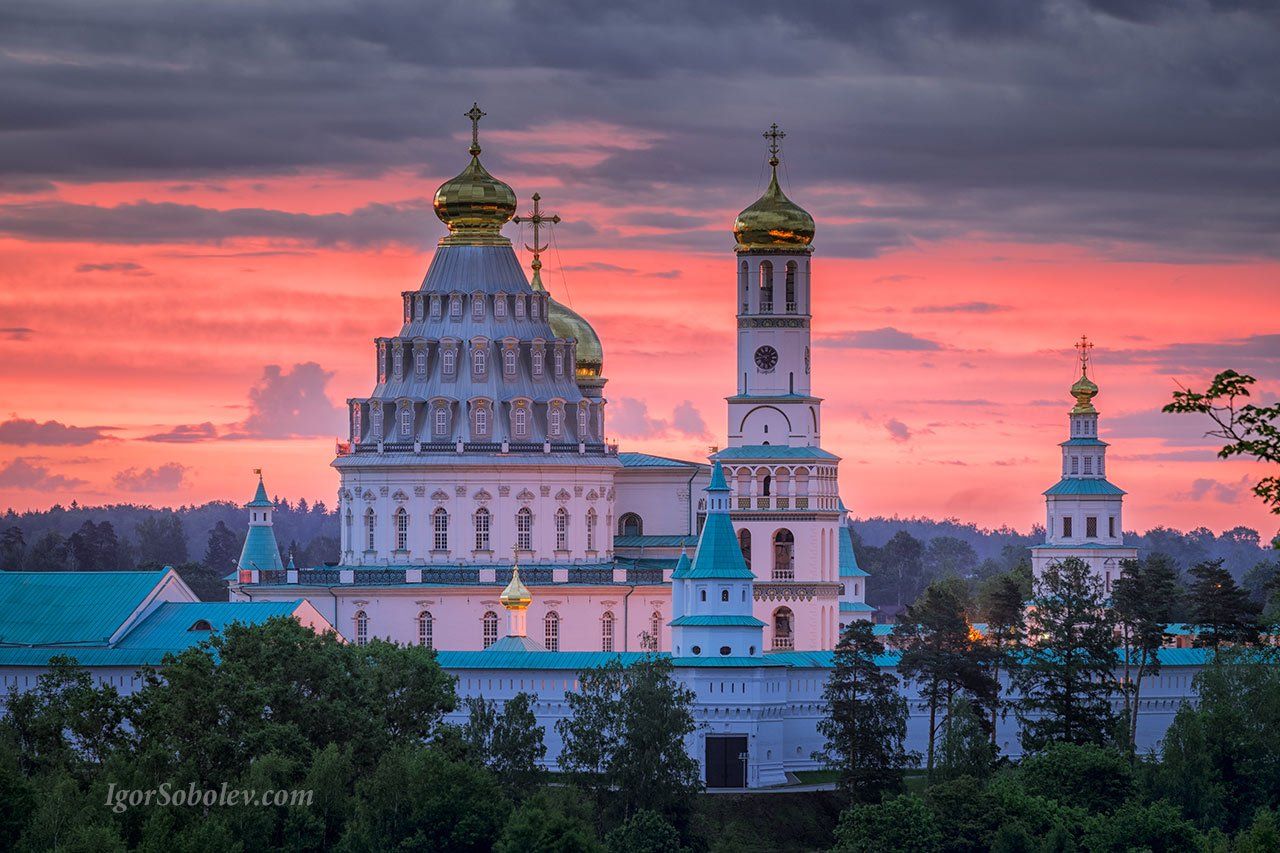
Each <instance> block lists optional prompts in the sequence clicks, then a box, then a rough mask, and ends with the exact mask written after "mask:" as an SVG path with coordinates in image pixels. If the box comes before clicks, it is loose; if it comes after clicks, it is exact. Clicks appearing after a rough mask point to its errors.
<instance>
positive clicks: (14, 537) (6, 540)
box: [0, 525, 27, 572]
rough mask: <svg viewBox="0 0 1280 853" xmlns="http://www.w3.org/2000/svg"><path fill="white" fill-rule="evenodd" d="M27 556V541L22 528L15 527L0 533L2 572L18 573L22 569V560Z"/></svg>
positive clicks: (0, 563) (0, 567)
mask: <svg viewBox="0 0 1280 853" xmlns="http://www.w3.org/2000/svg"><path fill="white" fill-rule="evenodd" d="M26 554H27V540H26V539H25V538H24V537H23V535H22V528H21V527H18V526H17V525H14V526H13V527H8V528H5V530H4V532H3V533H0V571H11V572H13V571H17V570H18V569H20V568H22V558H23V557H25V556H26Z"/></svg>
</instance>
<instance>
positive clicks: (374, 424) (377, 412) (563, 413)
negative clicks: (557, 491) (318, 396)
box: [351, 398, 593, 443]
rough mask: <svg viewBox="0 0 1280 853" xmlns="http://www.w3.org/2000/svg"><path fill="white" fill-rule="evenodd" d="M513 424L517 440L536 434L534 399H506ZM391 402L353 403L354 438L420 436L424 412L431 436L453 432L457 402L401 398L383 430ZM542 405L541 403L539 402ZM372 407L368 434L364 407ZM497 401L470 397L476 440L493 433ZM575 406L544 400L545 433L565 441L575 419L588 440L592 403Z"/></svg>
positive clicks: (581, 438)
mask: <svg viewBox="0 0 1280 853" xmlns="http://www.w3.org/2000/svg"><path fill="white" fill-rule="evenodd" d="M506 403H507V406H508V414H509V420H510V424H511V428H510V435H511V437H512V438H514V439H516V440H522V441H527V440H531V439H533V438H534V435H533V426H534V423H533V421H534V417H533V416H534V407H535V402H534V401H533V400H531V399H517V400H511V401H506ZM387 405H389V404H388V403H384V402H382V401H380V400H370V401H368V402H367V403H363V402H359V401H356V402H352V404H351V438H352V440H353V441H356V442H357V443H358V442H361V441H366V440H367V441H385V440H393V441H394V440H398V441H412V440H414V439H415V438H417V437H418V433H419V428H418V419H419V416H420V415H421V416H422V417H423V418H425V419H426V423H425V424H423V426H424V427H426V428H428V429H429V430H430V433H431V437H432V438H433V439H436V440H440V439H447V438H448V437H449V436H450V424H451V421H452V419H453V417H452V415H453V406H454V403H453V402H452V401H449V400H445V399H440V398H437V399H433V400H428V401H421V400H412V399H408V398H400V399H397V400H396V401H395V404H394V405H395V412H396V413H395V417H394V418H393V420H392V422H391V427H390V430H389V432H387V431H384V429H383V424H384V407H386V406H387ZM538 405H541V404H538ZM365 406H368V411H369V430H368V432H369V436H368V438H367V439H366V438H365V435H364V433H365V428H364V410H365ZM494 408H495V402H494V401H493V400H490V399H487V398H476V399H473V400H470V401H468V403H467V411H468V413H469V414H468V417H469V419H470V429H471V436H472V438H474V439H476V440H482V439H491V438H492V437H493V435H492V430H493V413H494ZM574 409H575V407H574V406H573V405H571V404H568V403H567V402H566V401H564V400H561V399H553V400H549V401H547V403H546V404H545V409H544V411H545V414H546V437H547V438H548V439H551V440H553V441H565V440H568V439H569V438H570V436H569V434H568V427H569V425H570V424H571V423H573V422H575V421H576V424H577V432H576V437H577V440H579V441H589V440H590V439H591V438H592V437H593V436H592V433H591V407H590V404H589V403H587V402H582V403H579V404H577V406H576V412H575V411H574Z"/></svg>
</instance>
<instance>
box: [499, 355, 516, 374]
mask: <svg viewBox="0 0 1280 853" xmlns="http://www.w3.org/2000/svg"><path fill="white" fill-rule="evenodd" d="M502 372H503V373H505V374H506V375H507V376H515V375H516V351H515V350H513V349H509V350H505V351H504V352H503V353H502Z"/></svg>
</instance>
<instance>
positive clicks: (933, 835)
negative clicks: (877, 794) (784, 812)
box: [831, 794, 943, 853]
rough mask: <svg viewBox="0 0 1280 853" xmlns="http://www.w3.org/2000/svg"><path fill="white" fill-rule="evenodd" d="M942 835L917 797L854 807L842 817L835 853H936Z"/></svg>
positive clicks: (931, 816) (940, 843) (900, 795)
mask: <svg viewBox="0 0 1280 853" xmlns="http://www.w3.org/2000/svg"><path fill="white" fill-rule="evenodd" d="M942 843H943V835H942V833H941V832H940V831H939V829H938V825H937V820H936V819H935V818H934V815H933V812H932V811H930V810H929V808H928V806H926V805H925V803H924V800H922V799H920V798H919V797H917V796H916V795H914V794H899V795H898V796H896V797H891V798H889V799H886V800H885V801H884V802H882V803H855V804H854V805H852V806H850V807H849V808H847V809H845V810H844V812H842V813H841V815H840V823H839V824H838V825H837V826H836V843H835V846H833V847H832V848H831V849H832V851H833V853H935V851H941V850H942V849H943V847H942Z"/></svg>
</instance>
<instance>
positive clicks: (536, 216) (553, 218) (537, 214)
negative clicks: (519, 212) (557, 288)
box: [511, 193, 560, 272]
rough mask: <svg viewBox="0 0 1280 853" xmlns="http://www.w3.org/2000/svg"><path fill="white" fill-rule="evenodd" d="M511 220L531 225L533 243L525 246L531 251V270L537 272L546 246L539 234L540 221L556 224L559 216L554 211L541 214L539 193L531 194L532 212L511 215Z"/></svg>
mask: <svg viewBox="0 0 1280 853" xmlns="http://www.w3.org/2000/svg"><path fill="white" fill-rule="evenodd" d="M511 221H512V222H528V223H529V225H530V226H532V227H533V245H532V246H525V248H526V249H528V250H529V251H530V252H533V271H534V272H537V271H538V270H540V269H542V253H543V252H545V251H546V250H547V247H546V246H544V245H542V244H541V238H540V237H539V235H540V234H541V233H542V223H544V222H550V223H551V224H553V225H554V224H556V223H558V222H559V221H560V217H559V216H557V215H555V214H554V213H553V214H551V215H550V216H543V215H542V196H541V195H540V194H539V193H534V194H533V213H532V214H530V215H529V216H513V217H511Z"/></svg>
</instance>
